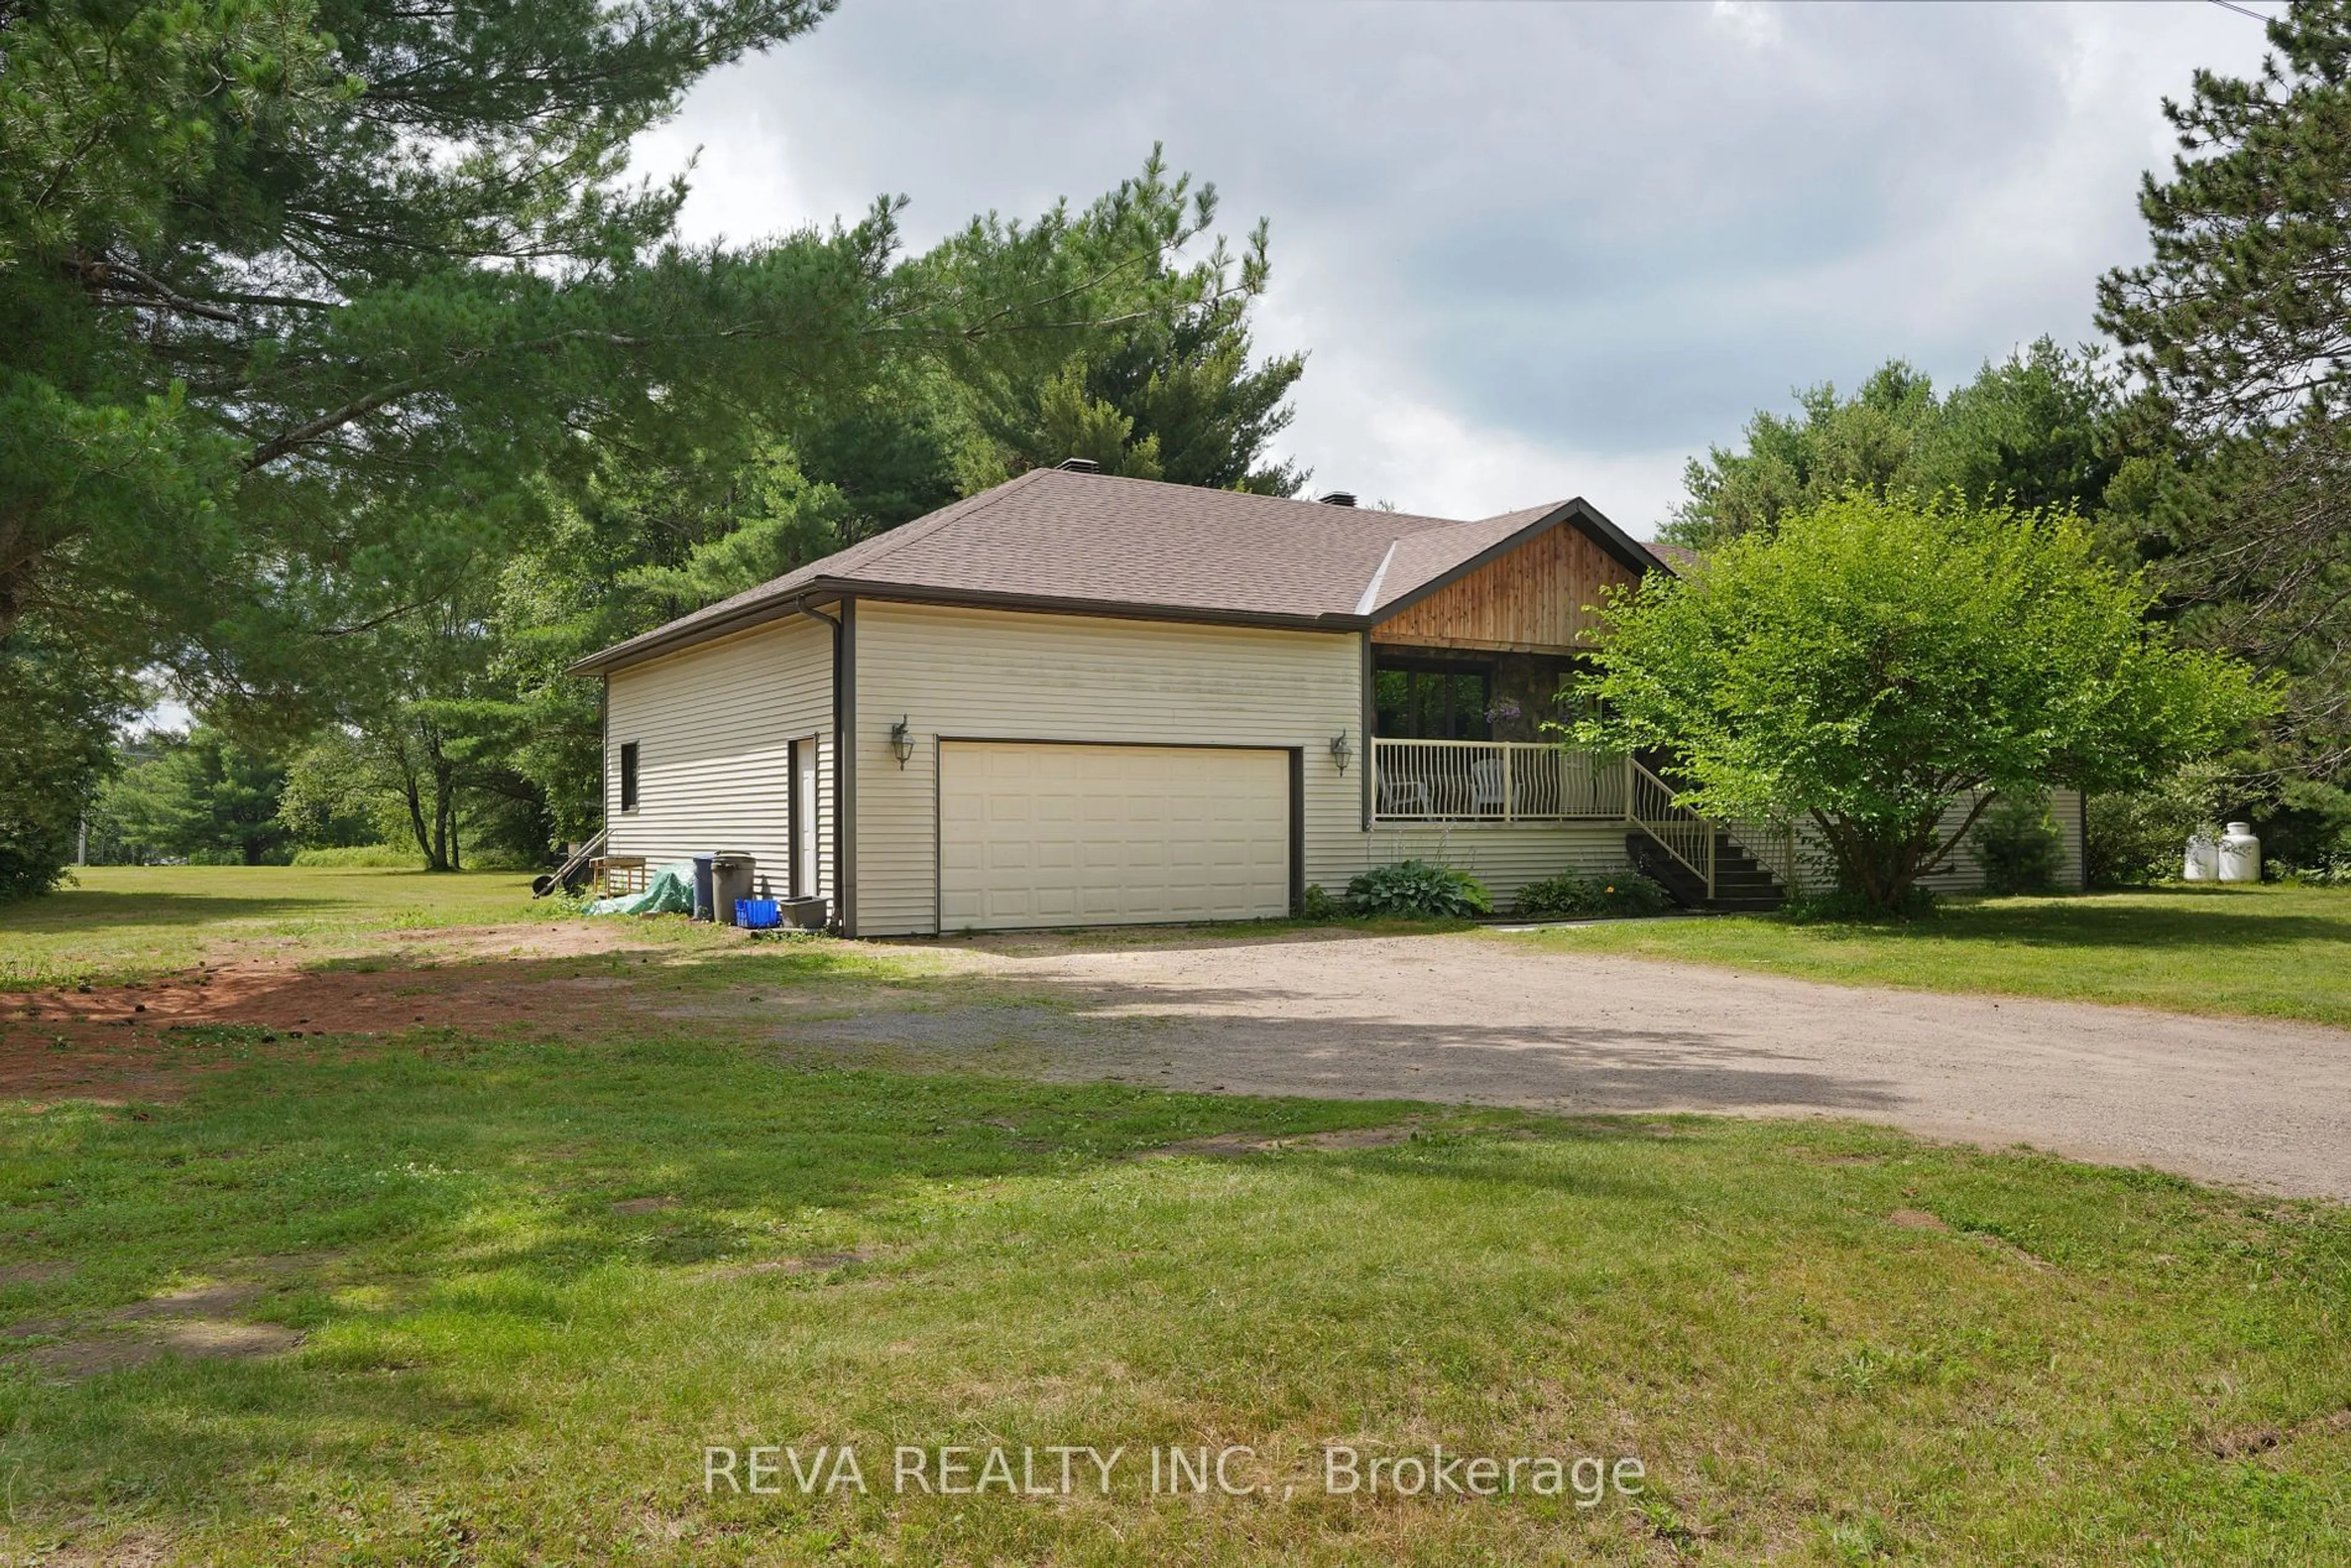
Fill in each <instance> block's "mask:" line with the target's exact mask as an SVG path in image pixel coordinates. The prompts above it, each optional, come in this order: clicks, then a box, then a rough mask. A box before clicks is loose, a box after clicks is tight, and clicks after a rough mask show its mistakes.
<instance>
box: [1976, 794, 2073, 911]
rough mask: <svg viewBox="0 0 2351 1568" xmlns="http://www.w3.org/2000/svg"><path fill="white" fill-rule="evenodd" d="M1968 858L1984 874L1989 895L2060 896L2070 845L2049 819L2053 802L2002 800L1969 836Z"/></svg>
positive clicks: (2037, 797) (2025, 797) (2040, 797)
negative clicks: (2057, 892)
mask: <svg viewBox="0 0 2351 1568" xmlns="http://www.w3.org/2000/svg"><path fill="white" fill-rule="evenodd" d="M1968 853H1969V854H1970V856H1972V857H1973V858H1974V860H1975V862H1976V864H1977V865H1978V866H1980V867H1981V868H1982V869H1983V878H1984V891H1985V892H1986V893H1990V894H2031V893H2051V892H2054V891H2055V890H2056V886H2057V873H2058V872H2059V871H2061V870H2063V869H2064V864H2065V841H2064V839H2062V838H2060V837H2058V835H2057V824H2056V823H2055V822H2053V821H2050V820H2049V797H2048V796H2047V795H2045V794H2042V793H2038V792H2036V793H2032V794H2011V795H2002V796H2001V797H2000V799H1998V800H1994V801H1993V802H1992V803H1991V808H1990V809H1989V810H1986V811H1985V812H1984V814H1983V816H1982V817H1981V818H1980V819H1979V820H1978V821H1977V822H1976V827H1975V831H1973V832H1971V833H1970V834H1969V835H1968Z"/></svg>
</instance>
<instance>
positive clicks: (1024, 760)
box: [938, 739, 1297, 931]
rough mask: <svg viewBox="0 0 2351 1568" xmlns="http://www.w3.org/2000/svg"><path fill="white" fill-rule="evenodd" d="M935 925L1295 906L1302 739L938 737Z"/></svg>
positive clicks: (1217, 915) (1233, 915) (1244, 913)
mask: <svg viewBox="0 0 2351 1568" xmlns="http://www.w3.org/2000/svg"><path fill="white" fill-rule="evenodd" d="M938 755H939V786H938V788H939V797H938V800H939V804H938V811H939V834H938V846H939V880H938V889H939V893H938V898H939V917H938V918H939V928H940V929H941V930H943V931H967V930H976V931H986V930H1003V929H1017V928H1019V927H1023V926H1044V925H1117V924H1149V923H1155V922H1165V921H1185V920H1253V919H1259V918H1264V917H1268V916H1278V915H1287V914H1288V913H1290V898H1291V892H1292V887H1293V883H1294V880H1295V873H1294V871H1293V863H1294V845H1295V835H1296V827H1295V823H1294V820H1293V819H1294V815H1295V812H1294V807H1293V804H1292V802H1293V800H1294V795H1295V788H1296V786H1295V784H1294V781H1293V773H1294V771H1295V768H1296V761H1295V758H1296V756H1297V754H1296V753H1295V752H1292V751H1289V750H1284V749H1280V748H1276V747H1217V746H1127V745H1073V744H1066V743H1059V742H1037V741H1004V740H953V739H942V740H941V741H940V743H939V754H938Z"/></svg>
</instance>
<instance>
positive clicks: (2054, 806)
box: [1757, 789, 2088, 893]
mask: <svg viewBox="0 0 2351 1568" xmlns="http://www.w3.org/2000/svg"><path fill="white" fill-rule="evenodd" d="M1975 801H1976V796H1975V795H1974V794H1973V793H1970V794H1968V795H1966V796H1963V797H1961V798H1960V799H1959V800H1953V801H1952V802H1951V803H1950V805H1949V806H1948V807H1946V808H1944V810H1943V820H1942V822H1941V825H1940V828H1939V830H1938V831H1941V832H1945V833H1949V832H1951V831H1954V830H1956V829H1957V828H1958V827H1959V823H1960V822H1961V821H1963V820H1964V819H1965V817H1966V815H1967V813H1968V811H1969V810H1970V809H1971V808H1972V807H1973V806H1974V805H1975ZM1990 809H1996V808H1990ZM2049 816H2050V819H2051V821H2053V822H2054V823H2055V824H2056V827H2057V837H2058V840H2059V841H2060V843H2061V845H2062V846H2063V851H2062V855H2061V858H2060V860H2059V862H2058V872H2057V885H2058V886H2059V887H2060V888H2062V889H2064V890H2067V891H2071V892H2078V891H2080V890H2081V889H2083V888H2085V887H2086V886H2087V885H2088V882H2087V880H2086V877H2085V872H2084V869H2083V865H2084V862H2083V858H2082V849H2083V846H2082V797H2081V794H2080V792H2079V791H2078V790H2074V789H2052V790H2050V791H2049ZM1802 838H1803V841H1804V845H1805V850H1804V854H1803V862H1804V863H1803V865H1802V868H1801V869H1802V875H1803V877H1804V879H1805V882H1806V883H1807V885H1810V886H1823V887H1824V886H1826V885H1827V884H1828V881H1829V878H1830V875H1831V873H1830V871H1829V868H1828V865H1827V863H1826V862H1825V860H1824V859H1823V857H1822V856H1821V854H1820V853H1819V852H1818V851H1817V850H1816V848H1815V847H1814V846H1816V845H1817V844H1818V842H1819V835H1818V834H1817V833H1816V832H1813V831H1806V832H1805V833H1804V834H1803V835H1802ZM1757 858H1758V859H1761V860H1763V861H1765V862H1766V863H1767V864H1768V863H1770V860H1771V857H1770V856H1769V855H1768V854H1764V853H1762V852H1760V851H1759V852H1758V855H1757ZM1919 881H1920V885H1921V886H1924V887H1928V888H1931V889H1933V890H1934V891H1935V892H1937V893H1976V892H1980V891H1981V889H1982V887H1983V868H1982V867H1981V866H1979V865H1978V864H1977V863H1976V858H1975V856H1974V855H1973V854H1971V853H1970V852H1969V850H1968V844H1967V841H1965V840H1961V841H1959V844H1958V845H1957V846H1956V847H1955V848H1954V849H1953V850H1952V851H1951V854H1950V858H1949V861H1948V862H1946V863H1945V864H1944V866H1943V869H1942V870H1940V871H1938V872H1936V873H1933V874H1931V875H1929V876H1926V877H1922V878H1920V879H1919Z"/></svg>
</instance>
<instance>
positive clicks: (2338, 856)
mask: <svg viewBox="0 0 2351 1568" xmlns="http://www.w3.org/2000/svg"><path fill="white" fill-rule="evenodd" d="M2262 881H2263V882H2291V883H2299V884H2301V885H2302V886H2304V887H2351V854H2345V853H2342V852H2336V853H2335V854H2331V855H2325V856H2323V857H2321V858H2320V859H2317V860H2312V861H2305V862H2302V863H2301V864H2298V865H2297V864H2296V863H2294V862H2292V861H2284V860H2272V859H2270V858H2269V857H2268V855H2266V854H2264V855H2263V856H2262Z"/></svg>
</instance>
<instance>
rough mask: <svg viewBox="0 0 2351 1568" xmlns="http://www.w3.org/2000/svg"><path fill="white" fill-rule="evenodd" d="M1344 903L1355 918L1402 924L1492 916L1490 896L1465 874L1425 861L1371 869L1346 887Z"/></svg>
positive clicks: (1483, 885) (1473, 879) (1492, 905)
mask: <svg viewBox="0 0 2351 1568" xmlns="http://www.w3.org/2000/svg"><path fill="white" fill-rule="evenodd" d="M1347 903H1348V904H1349V906H1350V907H1352V908H1353V910H1354V911H1355V913H1356V914H1358V915H1395V916H1397V917H1399V918H1401V919H1405V920H1445V919H1453V920H1466V919H1469V918H1471V917H1473V916H1476V915H1491V914H1493V913H1494V895H1493V894H1489V893H1488V892H1487V891H1486V884H1485V883H1481V882H1479V880H1478V879H1477V878H1476V877H1474V876H1471V875H1470V874H1469V873H1468V872H1466V871H1459V870H1457V869H1456V868H1454V867H1452V866H1449V865H1431V864H1429V863H1428V862H1426V861H1398V862H1395V864H1394V865H1382V866H1374V867H1373V868H1372V869H1371V870H1369V871H1367V872H1365V873H1364V874H1363V875H1361V876H1359V877H1357V878H1356V879H1355V880H1354V881H1353V882H1351V883H1348V884H1347Z"/></svg>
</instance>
